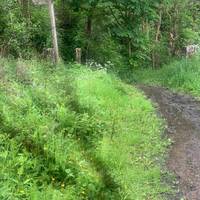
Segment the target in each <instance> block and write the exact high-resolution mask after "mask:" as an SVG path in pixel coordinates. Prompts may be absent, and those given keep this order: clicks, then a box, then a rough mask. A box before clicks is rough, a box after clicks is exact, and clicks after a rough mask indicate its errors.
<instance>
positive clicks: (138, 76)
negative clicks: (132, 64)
mask: <svg viewBox="0 0 200 200" xmlns="http://www.w3.org/2000/svg"><path fill="white" fill-rule="evenodd" d="M130 80H132V81H136V82H137V83H144V84H151V85H161V86H164V87H168V88H171V89H175V90H178V91H181V92H186V93H190V94H192V95H195V96H200V56H194V57H192V58H188V59H186V58H183V59H182V60H177V61H174V62H172V63H171V64H170V65H166V66H164V67H162V68H160V69H157V70H155V69H141V70H137V71H135V72H134V73H133V76H132V77H131V78H130Z"/></svg>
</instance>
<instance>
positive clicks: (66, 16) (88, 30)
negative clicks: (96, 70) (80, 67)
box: [0, 0, 200, 71]
mask: <svg viewBox="0 0 200 200" xmlns="http://www.w3.org/2000/svg"><path fill="white" fill-rule="evenodd" d="M54 2H55V10H56V20H57V21H56V22H57V32H58V41H59V50H60V55H61V56H62V58H63V59H64V60H65V61H73V60H74V58H75V48H82V61H83V62H84V63H87V62H88V61H90V60H93V61H95V62H98V63H101V64H104V63H105V62H107V61H111V62H112V63H113V64H114V66H115V70H116V71H123V70H124V69H123V68H124V66H127V68H129V69H136V68H140V67H149V66H153V67H160V66H161V65H163V64H166V63H168V62H169V61H170V60H171V58H174V57H181V56H182V55H183V54H184V48H185V46H186V45H188V44H198V43H199V41H200V39H199V38H200V33H199V27H200V21H199V7H200V4H199V2H197V1H189V0H178V1H177V0H164V1H160V0H156V1H155V0H154V1H153V0H149V1H140V0H135V1H131V0H128V1H116V0H109V1H104V0H91V1H86V0H82V1H77V0H70V1H69V0H55V1H54ZM188 7H189V8H190V9H188ZM0 17H1V18H0V24H1V26H0V54H1V55H3V56H14V57H23V58H31V57H34V55H35V54H36V55H37V54H38V53H39V54H41V53H42V52H43V50H44V49H45V48H50V47H51V46H52V44H51V33H50V19H49V16H48V9H47V6H35V5H33V4H32V1H31V0H27V1H17V0H12V1H11V0H9V1H7V0H2V1H1V3H0ZM24 47H25V48H24Z"/></svg>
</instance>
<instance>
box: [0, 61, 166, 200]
mask: <svg viewBox="0 0 200 200" xmlns="http://www.w3.org/2000/svg"><path fill="white" fill-rule="evenodd" d="M0 69H1V70H0V76H1V78H0V161H1V162H0V174H1V177H0V199H3V200H4V199H6V200H7V199H20V200H21V199H31V200H32V199H33V200H37V199H44V200H45V199H50V200H51V199H52V200H59V199H63V200H64V199H69V200H70V199H72V200H76V199H77V200H79V199H83V200H86V199H100V200H101V199H102V200H103V199H113V200H117V199H141V200H142V199H147V198H150V199H159V200H160V199H161V198H162V197H161V194H162V193H163V192H166V191H168V188H167V186H166V185H164V184H163V183H162V180H161V176H162V172H161V167H160V163H161V160H162V157H163V155H164V151H165V149H166V146H167V144H168V142H167V141H166V140H163V139H161V135H160V130H161V129H162V125H161V124H162V122H161V121H160V120H159V119H158V118H157V117H156V115H155V111H154V108H153V107H152V105H151V104H150V102H149V101H148V100H146V99H145V98H144V97H143V95H142V94H141V93H139V92H138V91H137V90H136V89H135V88H133V87H130V86H127V85H125V84H123V83H122V82H121V81H120V80H118V79H117V78H116V77H115V76H113V75H110V74H108V73H107V72H106V71H105V70H98V71H92V70H90V69H87V68H86V67H83V66H77V65H68V66H64V65H60V66H58V67H57V68H56V69H55V68H53V67H52V66H51V65H49V64H48V63H39V62H36V61H31V62H30V61H29V62H25V61H21V62H16V61H8V60H5V59H1V60H0Z"/></svg>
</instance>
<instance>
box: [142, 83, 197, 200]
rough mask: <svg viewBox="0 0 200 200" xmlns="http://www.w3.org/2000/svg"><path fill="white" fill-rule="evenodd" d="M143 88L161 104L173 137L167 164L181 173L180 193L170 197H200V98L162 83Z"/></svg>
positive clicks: (176, 173) (160, 107) (173, 170)
mask: <svg viewBox="0 0 200 200" xmlns="http://www.w3.org/2000/svg"><path fill="white" fill-rule="evenodd" d="M140 88H141V89H142V90H143V91H144V92H145V94H146V95H147V96H148V97H149V98H151V99H152V100H153V101H154V102H155V103H156V104H157V105H158V107H159V110H160V112H161V114H162V116H163V117H164V118H165V119H166V120H167V123H168V128H167V134H168V135H169V137H170V138H171V139H172V141H173V145H172V147H171V150H170V152H169V158H168V160H167V167H168V169H169V170H170V171H171V172H173V173H174V174H175V175H176V176H177V180H178V185H179V189H180V193H179V194H177V197H173V198H172V199H170V200H175V199H177V200H180V199H184V200H200V102H199V101H197V100H195V99H194V98H192V97H190V96H188V95H182V94H177V93H173V92H170V91H169V90H167V89H163V88H160V87H151V86H140Z"/></svg>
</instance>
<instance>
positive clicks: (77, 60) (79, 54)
mask: <svg viewBox="0 0 200 200" xmlns="http://www.w3.org/2000/svg"><path fill="white" fill-rule="evenodd" d="M76 62H77V63H78V64H81V48H76Z"/></svg>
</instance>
